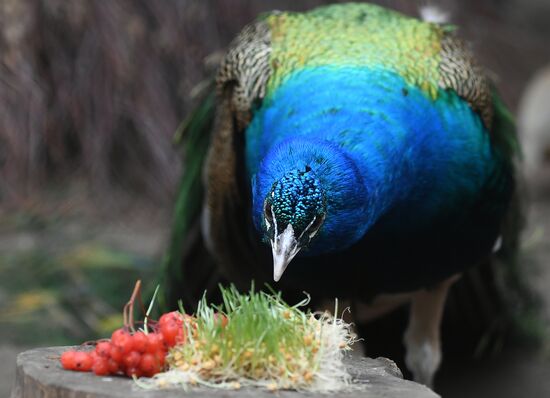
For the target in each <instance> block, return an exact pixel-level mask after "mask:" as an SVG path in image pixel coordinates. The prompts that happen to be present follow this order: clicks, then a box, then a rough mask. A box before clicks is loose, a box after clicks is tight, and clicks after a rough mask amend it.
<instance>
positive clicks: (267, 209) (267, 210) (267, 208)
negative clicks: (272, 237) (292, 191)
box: [264, 201, 273, 223]
mask: <svg viewBox="0 0 550 398" xmlns="http://www.w3.org/2000/svg"><path fill="white" fill-rule="evenodd" d="M264 217H265V220H266V221H267V222H269V223H272V222H273V210H272V209H271V203H269V202H268V201H266V202H265V204H264Z"/></svg>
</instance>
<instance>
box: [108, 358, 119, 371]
mask: <svg viewBox="0 0 550 398" xmlns="http://www.w3.org/2000/svg"><path fill="white" fill-rule="evenodd" d="M107 367H108V368H109V373H111V374H112V375H116V374H117V373H118V372H119V371H120V365H119V363H118V362H117V361H115V360H114V359H113V358H109V359H108V360H107Z"/></svg>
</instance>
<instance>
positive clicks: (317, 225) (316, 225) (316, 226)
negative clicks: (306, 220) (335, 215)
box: [309, 215, 325, 231]
mask: <svg viewBox="0 0 550 398" xmlns="http://www.w3.org/2000/svg"><path fill="white" fill-rule="evenodd" d="M324 220H325V217H324V216H320V215H318V216H315V218H314V220H313V224H311V227H309V229H310V231H317V230H318V229H319V228H320V227H321V224H322V223H323V221H324Z"/></svg>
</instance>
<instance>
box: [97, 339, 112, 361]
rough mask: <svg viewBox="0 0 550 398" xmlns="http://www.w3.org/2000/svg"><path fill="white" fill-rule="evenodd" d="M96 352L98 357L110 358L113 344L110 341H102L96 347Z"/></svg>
mask: <svg viewBox="0 0 550 398" xmlns="http://www.w3.org/2000/svg"><path fill="white" fill-rule="evenodd" d="M95 352H96V353H97V355H99V356H100V357H103V358H108V357H109V356H110V355H111V343H109V342H108V341H101V342H99V343H97V345H96V346H95Z"/></svg>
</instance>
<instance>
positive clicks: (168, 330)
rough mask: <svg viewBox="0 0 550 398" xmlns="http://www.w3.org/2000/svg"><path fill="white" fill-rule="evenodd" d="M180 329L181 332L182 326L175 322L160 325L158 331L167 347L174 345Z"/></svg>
mask: <svg viewBox="0 0 550 398" xmlns="http://www.w3.org/2000/svg"><path fill="white" fill-rule="evenodd" d="M180 330H182V332H183V327H182V326H181V325H178V324H177V323H176V322H169V323H165V324H163V325H162V326H161V329H160V332H161V333H162V337H164V342H165V343H166V345H167V346H168V347H173V346H174V345H176V339H177V337H178V333H179V331H180Z"/></svg>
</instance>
